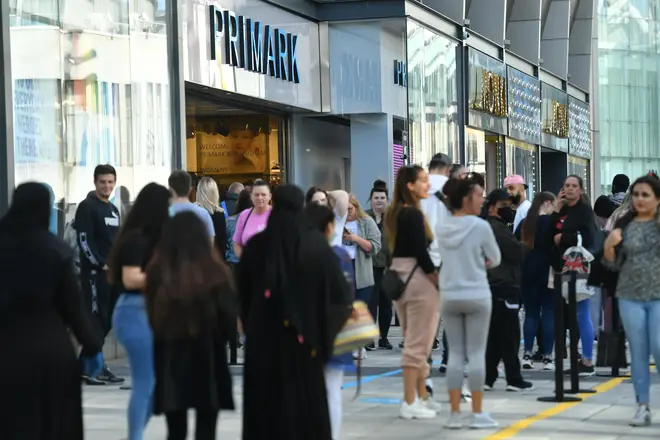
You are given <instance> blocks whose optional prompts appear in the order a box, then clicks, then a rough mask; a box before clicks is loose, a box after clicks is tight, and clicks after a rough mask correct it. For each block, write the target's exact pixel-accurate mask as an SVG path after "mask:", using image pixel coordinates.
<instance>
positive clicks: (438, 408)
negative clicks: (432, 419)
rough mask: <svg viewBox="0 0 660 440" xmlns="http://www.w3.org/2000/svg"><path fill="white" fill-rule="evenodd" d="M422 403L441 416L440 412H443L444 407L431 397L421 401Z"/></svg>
mask: <svg viewBox="0 0 660 440" xmlns="http://www.w3.org/2000/svg"><path fill="white" fill-rule="evenodd" d="M421 402H422V405H423V406H425V407H426V408H428V409H430V410H431V411H435V413H436V414H440V411H442V405H441V404H440V402H436V401H435V400H433V398H431V397H429V398H428V399H426V400H421Z"/></svg>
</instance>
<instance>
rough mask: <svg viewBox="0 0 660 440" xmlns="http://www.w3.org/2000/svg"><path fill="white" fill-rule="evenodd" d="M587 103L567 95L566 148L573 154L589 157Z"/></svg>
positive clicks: (589, 140)
mask: <svg viewBox="0 0 660 440" xmlns="http://www.w3.org/2000/svg"><path fill="white" fill-rule="evenodd" d="M589 117H590V114H589V104H587V103H586V102H582V101H580V100H578V99H575V98H573V97H571V96H569V97H568V149H569V152H570V153H571V154H572V155H573V156H579V157H584V158H587V159H591V123H590V120H589Z"/></svg>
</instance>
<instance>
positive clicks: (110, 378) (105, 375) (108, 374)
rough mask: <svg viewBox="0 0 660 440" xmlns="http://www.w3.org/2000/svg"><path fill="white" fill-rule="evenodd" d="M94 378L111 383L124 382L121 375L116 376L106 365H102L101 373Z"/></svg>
mask: <svg viewBox="0 0 660 440" xmlns="http://www.w3.org/2000/svg"><path fill="white" fill-rule="evenodd" d="M96 379H98V380H101V381H103V382H106V383H111V384H119V383H124V381H125V379H124V378H123V377H118V376H115V375H114V373H113V372H112V371H110V369H109V368H108V366H107V365H104V366H103V370H101V374H99V375H98V376H97V377H96Z"/></svg>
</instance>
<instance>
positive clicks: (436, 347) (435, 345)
mask: <svg viewBox="0 0 660 440" xmlns="http://www.w3.org/2000/svg"><path fill="white" fill-rule="evenodd" d="M439 349H440V341H439V340H438V338H435V339H434V340H433V351H435V350H439Z"/></svg>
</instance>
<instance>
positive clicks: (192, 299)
mask: <svg viewBox="0 0 660 440" xmlns="http://www.w3.org/2000/svg"><path fill="white" fill-rule="evenodd" d="M145 294H146V297H147V308H148V310H149V321H150V322H151V325H152V327H153V331H154V367H155V372H156V390H155V393H154V410H155V411H154V412H155V413H156V414H165V417H166V419H167V431H168V434H167V435H168V437H167V438H168V439H169V440H185V439H186V436H187V433H188V410H189V409H194V410H195V411H196V428H195V438H196V439H197V440H214V439H215V433H216V423H217V418H218V412H219V411H220V410H222V409H234V400H233V396H232V381H231V375H230V373H229V367H228V365H227V352H226V345H227V341H228V340H229V336H230V335H231V332H232V331H233V330H232V329H233V325H234V322H235V321H236V309H237V307H236V298H235V295H234V289H233V285H232V282H231V274H230V271H229V269H228V268H227V266H226V265H225V264H223V262H222V260H221V258H220V255H219V252H218V250H217V248H214V247H213V248H212V247H209V246H208V235H207V233H206V231H205V229H204V225H203V223H202V222H201V221H200V220H199V218H198V217H197V216H196V215H195V214H194V213H192V212H182V213H180V214H177V215H176V216H174V218H172V220H171V221H170V222H169V224H168V225H167V227H166V228H165V230H164V231H163V237H162V239H161V240H160V242H159V244H158V247H157V248H156V252H155V254H154V258H153V260H152V261H151V263H150V264H149V266H148V267H147V287H146V293H145Z"/></svg>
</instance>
